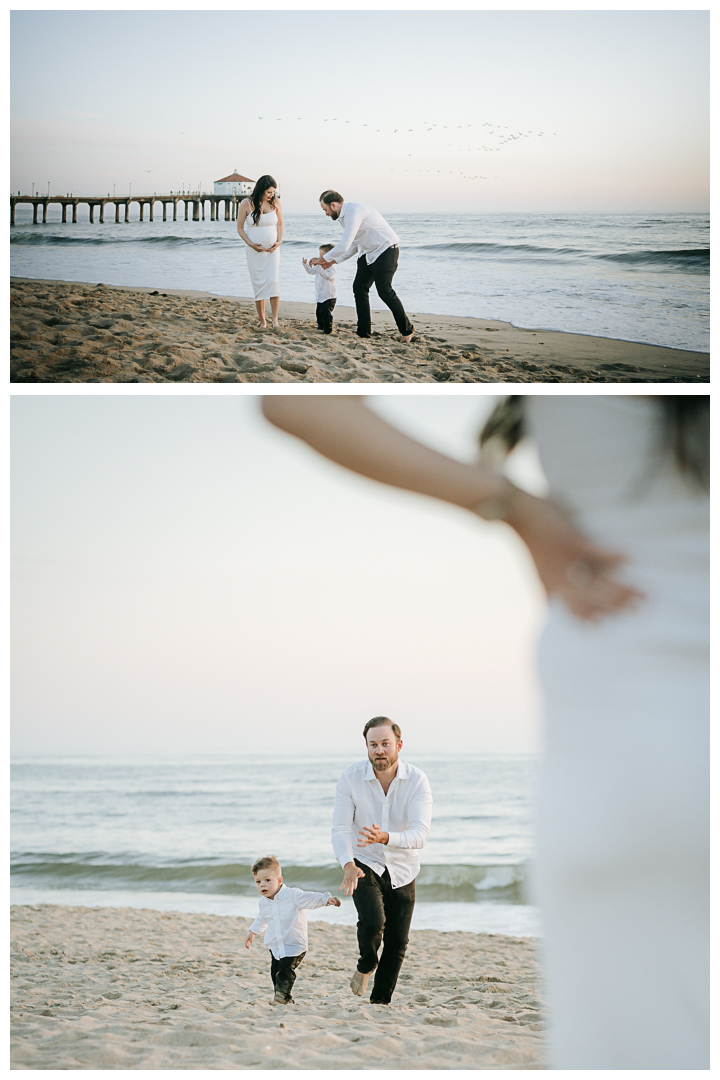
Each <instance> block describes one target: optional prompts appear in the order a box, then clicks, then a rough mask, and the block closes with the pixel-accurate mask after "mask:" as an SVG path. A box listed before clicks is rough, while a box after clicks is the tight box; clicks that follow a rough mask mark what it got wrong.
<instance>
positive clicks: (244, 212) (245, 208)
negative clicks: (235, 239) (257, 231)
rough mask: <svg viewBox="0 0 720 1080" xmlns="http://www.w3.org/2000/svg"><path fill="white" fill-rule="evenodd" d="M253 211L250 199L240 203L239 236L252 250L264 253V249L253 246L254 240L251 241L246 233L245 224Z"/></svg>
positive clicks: (238, 217)
mask: <svg viewBox="0 0 720 1080" xmlns="http://www.w3.org/2000/svg"><path fill="white" fill-rule="evenodd" d="M251 209H252V207H251V205H250V200H249V199H243V201H242V202H241V203H240V206H239V207H238V215H237V231H238V236H240V237H242V239H243V240H244V241H245V243H246V244H247V246H248V247H250V248H252V249H253V251H262V250H263V248H262V247H261V246H260V245H259V244H253V242H252V240H250V239H249V238H248V235H247V233H246V232H245V222H246V220H247V216H248V214H249V213H250V211H251Z"/></svg>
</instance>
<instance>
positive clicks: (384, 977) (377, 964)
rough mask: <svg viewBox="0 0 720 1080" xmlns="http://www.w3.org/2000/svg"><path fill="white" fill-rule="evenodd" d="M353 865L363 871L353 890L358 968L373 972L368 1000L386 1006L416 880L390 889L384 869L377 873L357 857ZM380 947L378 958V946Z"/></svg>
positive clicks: (401, 951)
mask: <svg viewBox="0 0 720 1080" xmlns="http://www.w3.org/2000/svg"><path fill="white" fill-rule="evenodd" d="M355 865H356V866H359V867H360V869H361V870H362V871H363V873H364V874H365V877H362V878H360V880H359V881H358V884H357V888H356V890H355V892H354V893H353V901H354V903H355V909H356V910H357V913H358V924H357V936H358V945H359V946H360V959H359V960H358V966H357V969H358V971H359V972H361V974H363V975H367V974H368V973H369V972H371V971H374V970H375V969H376V968H377V970H376V971H375V982H374V984H373V988H372V993H371V995H370V1001H372V1002H376V1003H378V1004H381V1005H389V1004H390V999H391V997H392V995H393V990H394V989H395V984H396V982H397V980H398V975H399V974H400V968H401V967H402V962H403V960H404V958H405V950H406V949H407V943H408V937H409V935H410V921H411V919H412V913H413V908H414V907H415V882H414V881H411V882H410V884H409V885H402V886H401V887H400V888H399V889H393V887H392V882H391V881H390V874H389V873H388V870H387V868H386V869H385V871H384V872H383V874H382V875H380V874H376V873H375V871H374V870H371V869H370V867H369V866H365V864H364V863H361V862H360V861H359V860H358V859H356V860H355ZM381 942H382V946H383V950H382V955H381V956H380V960H379V961H378V949H379V948H380V943H381Z"/></svg>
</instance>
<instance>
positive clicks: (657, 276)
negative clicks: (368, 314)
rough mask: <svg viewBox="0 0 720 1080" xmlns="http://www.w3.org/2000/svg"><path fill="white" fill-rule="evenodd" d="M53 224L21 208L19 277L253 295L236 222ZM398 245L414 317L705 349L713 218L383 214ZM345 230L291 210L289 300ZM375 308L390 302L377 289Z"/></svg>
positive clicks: (286, 266) (348, 290)
mask: <svg viewBox="0 0 720 1080" xmlns="http://www.w3.org/2000/svg"><path fill="white" fill-rule="evenodd" d="M131 212H132V213H133V215H134V216H132V217H131V219H130V221H129V222H128V223H127V224H126V223H124V222H122V223H120V224H115V223H114V222H107V221H106V222H105V223H104V224H102V225H101V224H99V223H95V224H93V225H90V224H89V222H88V219H87V214H88V211H87V207H80V208H79V220H78V223H77V224H75V225H73V224H71V223H66V224H64V225H63V224H62V223H61V222H60V215H61V208H60V206H59V205H58V206H54V205H53V206H51V207H50V209H49V212H48V222H47V224H46V225H33V224H32V209H31V207H30V206H29V205H28V204H22V203H21V204H18V207H17V213H16V224H15V226H14V227H12V229H11V238H10V239H11V245H10V246H11V273H12V274H13V275H14V276H15V277H27V278H36V279H57V280H61V281H86V282H90V283H98V282H102V283H103V284H106V285H126V286H147V287H150V288H160V289H188V290H197V291H203V292H210V293H213V294H215V295H222V296H241V297H251V296H252V291H251V288H250V279H249V275H248V272H247V267H246V262H245V254H244V244H243V243H242V241H241V240H240V238H239V237H238V236H237V231H236V223H235V222H232V221H231V222H226V221H214V222H211V221H209V220H205V221H197V222H194V221H187V222H186V221H184V220H180V221H176V222H172V221H166V222H163V221H159V220H155V221H153V222H149V221H144V222H140V221H139V210H138V207H137V205H133V207H132V211H131ZM386 217H387V220H388V221H389V223H390V224H391V225H392V227H393V228H394V229H395V231H396V232H397V233H398V236H399V237H400V263H399V268H398V272H397V274H396V276H395V280H394V286H395V288H396V290H397V292H398V294H399V295H400V297H401V299H402V300H403V303H404V305H405V307H406V308H407V310H408V311H410V312H413V313H418V314H434V315H450V316H459V317H473V318H487V319H496V320H500V321H505V322H509V323H511V324H513V325H514V326H517V327H521V328H528V329H542V330H558V331H565V332H572V333H580V334H590V335H594V336H598V337H605V338H616V339H620V340H626V341H634V342H642V343H646V344H652V345H662V346H666V347H669V348H675V349H688V350H693V351H699V352H708V351H709V268H710V239H709V236H710V233H709V215H708V214H706V213H700V212H698V213H665V214H662V213H579V212H578V213H499V212H488V213H484V214H478V213H474V214H439V213H392V212H387V213H386ZM340 235H341V233H340V227H339V225H338V224H337V223H333V222H332V221H330V220H329V219H328V218H326V217H324V216H323V215H322V214H321V213H320V212H317V213H314V214H297V213H287V214H286V218H285V237H284V242H283V245H282V248H281V259H280V290H281V303H282V300H283V299H284V300H288V301H299V302H306V303H314V281H313V279H312V278H311V277H309V276H308V275H307V274H306V272H305V270H304V269H303V266H302V259H303V258H311V257H313V256H314V255H316V254H317V247H318V245H319V244H321V243H330V242H334V241H336V240H337V239H338V238H339V236H340ZM354 263H355V260H354V259H350V260H348V261H347V263H345V264H340V265H339V266H338V268H337V280H338V303H339V304H340V305H343V306H348V307H354V300H353V295H352V278H353V274H354ZM371 306H372V307H373V308H374V309H375V310H379V309H380V308H381V307H382V305H381V303H380V301H379V300H378V298H377V296H376V294H375V292H374V290H373V291H372V292H371Z"/></svg>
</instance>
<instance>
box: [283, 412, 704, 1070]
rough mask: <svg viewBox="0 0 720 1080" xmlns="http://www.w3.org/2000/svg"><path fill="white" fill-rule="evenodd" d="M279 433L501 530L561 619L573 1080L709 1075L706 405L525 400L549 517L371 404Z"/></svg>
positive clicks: (566, 953) (557, 731)
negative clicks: (513, 538) (584, 1073)
mask: <svg viewBox="0 0 720 1080" xmlns="http://www.w3.org/2000/svg"><path fill="white" fill-rule="evenodd" d="M263 409H264V412H265V415H266V417H267V418H268V419H269V420H270V421H271V422H272V423H274V424H275V425H276V426H278V427H280V428H282V429H283V430H285V431H288V432H290V433H291V434H293V435H296V436H298V437H299V438H301V439H303V440H304V441H305V442H307V443H308V444H309V445H310V446H312V447H314V448H315V449H316V450H318V451H319V452H320V453H322V454H324V455H325V456H326V457H329V458H331V459H332V460H333V461H336V462H338V463H339V464H341V465H344V466H346V467H347V468H349V469H352V470H353V471H355V472H358V473H361V474H362V475H364V476H368V477H371V478H373V479H375V480H379V481H382V482H384V483H386V484H392V485H394V486H396V487H399V488H405V489H407V490H411V491H416V492H420V493H422V494H425V495H431V496H434V497H435V498H439V499H442V500H444V501H446V502H449V503H453V504H455V505H456V506H461V507H464V508H466V509H467V510H469V511H470V512H472V513H475V514H477V515H478V516H480V517H481V518H485V519H486V520H500V521H504V522H506V523H507V524H508V525H510V526H511V528H513V529H514V530H515V531H516V532H517V533H518V535H519V536H520V537H521V539H522V540H523V541H524V542H525V544H526V545H527V547H528V549H529V551H530V554H531V555H532V557H533V560H534V562H535V566H536V568H537V571H538V574H539V576H540V578H541V580H542V582H543V584H544V586H545V589H546V591H547V593H548V596H549V598H550V610H549V617H548V622H547V626H546V628H545V630H544V632H543V635H542V639H541V643H540V672H541V679H542V683H543V690H544V698H545V710H544V711H545V722H546V744H547V751H546V754H545V758H544V763H543V767H542V774H541V786H540V804H539V821H538V890H539V899H540V904H541V909H542V914H543V921H544V930H545V943H544V948H545V961H546V974H547V979H548V990H549V994H550V1002H551V1015H550V1028H551V1032H550V1034H551V1047H552V1066H553V1067H554V1068H559V1069H706V1068H709V1002H708V994H709V987H708V981H709V957H708V950H709V940H708V922H709V897H708V889H709V881H708V845H709V836H708V829H709V821H708V814H709V808H708V799H709V791H708V787H709V777H708V675H709V660H708V604H709V591H708V556H709V520H708V497H707V486H708V457H709V454H708V442H709V401H708V398H706V397H699V396H693V395H687V396H682V397H676V396H665V397H660V398H652V397H644V398H643V397H630V396H618V395H612V396H610V395H598V394H595V395H583V396H577V397H574V396H565V395H563V396H554V395H551V396H545V395H542V396H539V395H538V396H535V395H533V396H527V397H524V398H511V399H509V400H508V401H506V402H504V403H503V404H502V405H501V406H500V407H499V408H498V409H496V411H495V413H494V414H493V416H491V418H490V421H489V422H488V424H487V425H486V428H485V431H484V433H483V438H482V441H483V443H484V446H485V448H486V450H487V451H489V450H490V449H491V448H494V449H495V451H496V453H495V457H496V459H497V456H498V455H497V450H498V448H499V449H500V451H501V455H502V454H503V453H506V452H508V451H509V450H511V449H512V447H513V446H514V445H515V444H516V443H517V442H518V441H519V439H521V438H522V437H524V436H525V435H530V436H532V437H533V438H535V440H536V441H537V444H538V448H539V452H540V457H541V460H542V464H543V468H544V470H545V473H546V476H547V478H548V480H549V483H550V488H551V498H550V499H549V500H545V499H538V498H535V497H534V496H532V495H529V494H527V493H526V492H523V491H521V490H520V489H519V488H517V487H515V486H514V485H513V484H511V483H510V482H509V481H508V480H507V479H505V478H504V477H503V475H502V473H501V472H500V471H499V470H498V469H496V468H494V467H492V466H491V465H490V464H483V463H480V464H478V465H467V464H464V463H461V462H458V461H455V460H453V459H451V458H447V457H445V456H444V455H442V454H439V453H436V452H435V451H433V450H431V449H430V448H428V447H426V446H424V445H422V444H420V443H418V442H415V441H414V440H413V439H411V438H409V437H407V436H406V435H404V434H402V433H401V432H399V431H398V430H396V429H395V428H393V427H392V426H391V425H389V424H387V423H385V421H383V420H382V419H380V418H379V417H378V416H376V415H375V414H374V413H372V412H371V411H370V410H369V409H368V408H366V407H365V405H364V404H363V402H362V399H360V398H356V397H325V396H323V397H320V396H311V397H305V396H303V397H292V398H288V397H268V398H265V399H264V402H263Z"/></svg>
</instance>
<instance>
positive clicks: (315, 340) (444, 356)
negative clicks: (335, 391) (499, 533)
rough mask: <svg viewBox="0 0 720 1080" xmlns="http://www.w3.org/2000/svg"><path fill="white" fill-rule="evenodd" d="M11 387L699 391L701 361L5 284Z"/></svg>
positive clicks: (482, 332)
mask: <svg viewBox="0 0 720 1080" xmlns="http://www.w3.org/2000/svg"><path fill="white" fill-rule="evenodd" d="M10 299H11V308H10V310H11V317H10V324H11V325H10V330H11V333H10V338H11V350H10V356H11V381H13V382H16V383H17V382H43V383H44V382H62V383H76V382H88V383H105V382H113V383H114V382H119V383H123V382H129V383H140V382H142V383H173V382H174V383H180V382H193V383H194V382H212V383H276V382H280V383H290V384H293V383H316V382H329V383H350V382H352V383H355V382H358V383H364V382H365V383H366V382H374V383H387V382H390V383H416V382H417V383H432V384H434V385H437V384H438V383H446V382H451V383H453V382H454V383H457V382H461V383H488V382H490V383H514V382H523V383H527V382H648V381H651V382H701V381H707V379H708V378H709V357H708V355H707V354H706V353H697V352H684V351H682V350H679V349H666V348H662V347H659V346H655V345H642V344H637V343H633V342H626V341H616V340H612V339H609V338H598V337H592V336H589V335H582V334H567V333H560V332H556V331H548V330H524V329H519V328H517V327H514V326H512V325H511V324H510V323H504V322H498V321H497V320H482V319H470V318H460V317H450V316H434V315H413V316H412V318H413V320H414V323H415V327H416V331H417V332H416V335H415V338H414V339H413V341H412V342H410V343H409V344H402V343H401V342H400V340H399V335H398V332H397V329H396V328H395V325H394V323H393V321H392V318H391V316H390V314H389V312H386V311H380V312H373V326H374V332H373V335H372V337H371V338H369V339H361V338H358V337H357V335H356V334H355V333H354V329H355V313H354V311H352V310H351V309H350V308H336V309H335V330H334V332H333V333H332V334H331V335H325V334H322V333H319V332H318V330H317V329H316V327H315V307H314V305H312V304H299V303H290V302H285V301H282V302H281V306H280V320H281V321H280V327H279V329H278V330H272V328H270V329H268V330H262V329H261V328H260V326H259V324H258V320H257V315H256V313H255V306H254V304H253V302H252V301H251V300H247V299H243V298H240V297H217V296H211V295H210V294H209V293H199V292H188V291H183V290H177V289H176V290H171V289H166V290H162V291H161V290H158V289H150V288H140V287H137V288H129V287H124V286H106V285H90V284H84V283H75V282H62V281H42V280H35V279H27V278H14V279H12V287H11V298H10Z"/></svg>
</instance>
